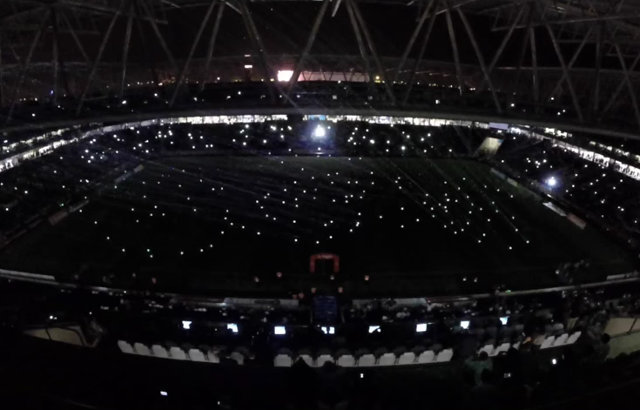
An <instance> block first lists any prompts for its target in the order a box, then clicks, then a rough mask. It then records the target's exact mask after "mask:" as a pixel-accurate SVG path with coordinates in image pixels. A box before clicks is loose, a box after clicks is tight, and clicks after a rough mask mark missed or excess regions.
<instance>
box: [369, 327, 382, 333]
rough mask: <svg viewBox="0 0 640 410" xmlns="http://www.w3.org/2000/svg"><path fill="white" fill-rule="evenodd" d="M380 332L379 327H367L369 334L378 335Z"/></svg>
mask: <svg viewBox="0 0 640 410" xmlns="http://www.w3.org/2000/svg"><path fill="white" fill-rule="evenodd" d="M380 332H382V330H381V329H380V326H369V333H380Z"/></svg>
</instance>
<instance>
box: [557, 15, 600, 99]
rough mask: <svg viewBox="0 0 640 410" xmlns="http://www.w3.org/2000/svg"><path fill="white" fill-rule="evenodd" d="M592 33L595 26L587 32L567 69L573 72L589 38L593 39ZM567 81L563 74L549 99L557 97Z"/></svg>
mask: <svg viewBox="0 0 640 410" xmlns="http://www.w3.org/2000/svg"><path fill="white" fill-rule="evenodd" d="M592 32H593V26H590V27H589V29H588V30H587V33H586V34H585V35H584V38H583V39H582V42H581V43H580V45H579V46H578V48H577V49H576V51H575V52H574V53H573V56H572V57H571V60H569V64H568V65H567V69H569V70H571V68H572V67H573V65H574V64H575V62H576V60H578V56H579V55H580V53H581V52H582V49H583V48H584V46H585V44H587V40H588V39H589V37H591V33H592ZM566 79H567V77H566V76H565V74H564V72H563V73H562V76H561V77H560V79H559V80H558V81H557V82H556V85H555V86H554V87H553V91H551V94H549V97H553V96H555V94H556V93H557V92H558V91H559V90H560V86H561V84H562V82H563V81H565V80H566Z"/></svg>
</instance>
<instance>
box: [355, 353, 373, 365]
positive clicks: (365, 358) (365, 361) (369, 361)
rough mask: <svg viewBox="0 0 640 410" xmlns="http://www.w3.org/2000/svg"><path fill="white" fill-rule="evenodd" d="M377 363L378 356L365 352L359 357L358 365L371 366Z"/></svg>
mask: <svg viewBox="0 0 640 410" xmlns="http://www.w3.org/2000/svg"><path fill="white" fill-rule="evenodd" d="M375 365H376V357H375V356H374V355H372V354H371V353H367V354H363V355H362V356H360V357H359V358H358V367H371V366H375Z"/></svg>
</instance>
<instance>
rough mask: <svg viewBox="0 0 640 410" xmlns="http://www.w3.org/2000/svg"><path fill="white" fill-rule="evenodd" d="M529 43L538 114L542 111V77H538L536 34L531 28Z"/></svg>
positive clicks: (534, 100) (532, 85) (535, 103)
mask: <svg viewBox="0 0 640 410" xmlns="http://www.w3.org/2000/svg"><path fill="white" fill-rule="evenodd" d="M529 42H530V49H531V65H532V66H533V71H532V72H531V81H532V84H531V88H533V103H534V105H535V110H536V112H538V111H540V76H539V75H538V48H537V47H536V32H535V30H534V28H533V27H529Z"/></svg>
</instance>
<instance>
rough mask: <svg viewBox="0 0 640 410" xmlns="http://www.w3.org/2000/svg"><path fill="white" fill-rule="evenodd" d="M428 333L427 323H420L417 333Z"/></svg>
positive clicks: (417, 326)
mask: <svg viewBox="0 0 640 410" xmlns="http://www.w3.org/2000/svg"><path fill="white" fill-rule="evenodd" d="M426 331H427V324H426V323H418V324H417V325H416V333H424V332H426Z"/></svg>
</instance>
